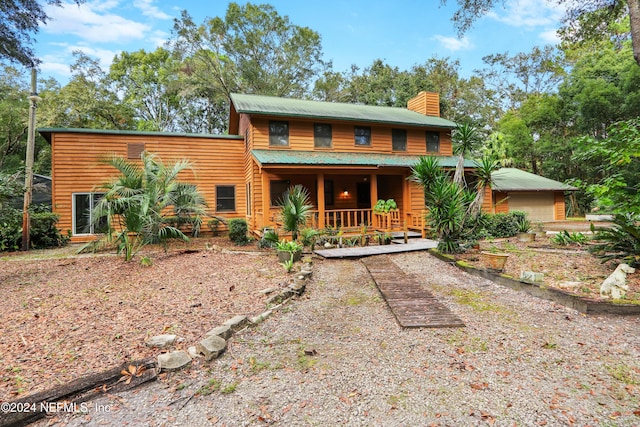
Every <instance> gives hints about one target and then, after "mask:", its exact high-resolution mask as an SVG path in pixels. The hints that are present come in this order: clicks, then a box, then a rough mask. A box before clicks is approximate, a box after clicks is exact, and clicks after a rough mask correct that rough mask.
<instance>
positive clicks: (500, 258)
mask: <svg viewBox="0 0 640 427" xmlns="http://www.w3.org/2000/svg"><path fill="white" fill-rule="evenodd" d="M480 254H481V255H482V259H483V260H484V263H485V264H486V265H487V266H488V267H487V268H488V269H489V270H495V271H502V270H504V266H505V264H506V263H507V259H508V258H509V254H508V253H504V252H498V249H497V248H496V247H493V248H490V249H489V250H487V251H482V252H480Z"/></svg>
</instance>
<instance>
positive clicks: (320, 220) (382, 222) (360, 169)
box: [247, 149, 474, 237]
mask: <svg viewBox="0 0 640 427" xmlns="http://www.w3.org/2000/svg"><path fill="white" fill-rule="evenodd" d="M419 158H420V156H415V155H401V154H391V153H387V154H383V153H356V152H334V151H297V150H296V151H293V150H291V151H289V150H273V149H270V150H258V149H255V150H251V159H252V169H251V170H250V171H247V172H249V173H250V175H251V178H250V182H251V184H250V185H249V187H250V188H248V189H247V194H248V197H249V201H250V206H253V207H254V209H253V210H251V209H249V210H248V219H249V221H250V224H251V227H252V229H253V230H255V231H257V232H260V231H261V230H263V229H264V228H265V227H271V228H277V227H278V226H279V222H280V218H279V217H280V208H279V201H280V200H281V198H282V194H283V193H284V192H285V191H286V190H287V189H288V188H289V187H291V186H293V185H298V184H300V185H302V186H303V187H305V188H306V189H307V190H309V195H310V199H311V203H312V204H313V212H312V215H311V218H310V219H309V223H308V224H307V225H308V226H309V227H313V228H316V229H320V230H322V229H333V230H342V231H343V232H357V231H359V230H361V228H362V227H363V226H366V227H367V229H368V231H402V230H406V231H417V232H419V233H420V234H421V235H422V236H423V237H424V236H425V235H426V228H427V227H426V222H425V220H424V217H425V209H424V191H423V189H422V188H421V187H420V186H419V185H418V184H416V183H414V182H411V181H409V180H408V177H409V176H410V174H411V168H412V166H414V165H415V164H416V163H417V162H418V160H419ZM438 160H439V163H440V165H441V166H442V167H444V168H451V169H452V168H455V165H456V162H457V157H452V156H439V157H438ZM473 167H474V164H473V163H472V162H469V161H465V168H473ZM389 199H393V200H394V201H395V202H396V205H397V209H396V210H394V211H392V212H389V213H387V214H384V213H377V212H375V211H374V206H375V205H376V202H377V201H378V200H389Z"/></svg>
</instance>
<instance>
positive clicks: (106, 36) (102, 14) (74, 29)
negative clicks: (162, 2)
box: [43, 0, 151, 43]
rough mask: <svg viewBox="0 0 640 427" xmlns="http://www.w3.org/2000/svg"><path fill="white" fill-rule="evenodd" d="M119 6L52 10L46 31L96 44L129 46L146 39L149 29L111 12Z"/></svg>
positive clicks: (89, 5)
mask: <svg viewBox="0 0 640 427" xmlns="http://www.w3.org/2000/svg"><path fill="white" fill-rule="evenodd" d="M116 6H118V2H117V1H114V0H112V1H107V2H95V3H85V4H82V5H80V6H78V5H76V4H75V3H73V4H70V3H65V4H64V6H63V7H49V8H47V14H48V15H49V16H50V17H51V20H50V21H49V22H48V23H47V25H46V26H44V27H43V30H44V31H47V32H50V33H54V34H73V35H75V36H77V37H79V38H80V39H82V40H86V41H89V42H94V43H127V42H130V41H131V40H137V39H143V38H144V37H145V36H146V34H147V32H148V31H149V30H150V29H151V28H150V27H149V26H148V25H145V24H143V23H140V22H136V21H132V20H130V19H127V18H124V17H122V16H120V15H116V14H113V13H110V12H109V11H110V10H111V9H113V8H115V7H116Z"/></svg>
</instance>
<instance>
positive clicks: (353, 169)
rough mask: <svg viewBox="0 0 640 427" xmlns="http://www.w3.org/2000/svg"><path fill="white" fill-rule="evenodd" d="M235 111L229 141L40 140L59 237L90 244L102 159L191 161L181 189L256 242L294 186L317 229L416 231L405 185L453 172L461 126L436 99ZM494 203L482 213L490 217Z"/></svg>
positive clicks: (133, 135)
mask: <svg viewBox="0 0 640 427" xmlns="http://www.w3.org/2000/svg"><path fill="white" fill-rule="evenodd" d="M230 110H231V111H230V118H229V134H228V135H205V134H179V133H161V132H136V131H112V130H91V129H41V130H40V133H41V134H42V135H43V136H44V137H45V138H46V139H47V140H48V141H49V142H50V143H51V151H52V178H53V183H52V205H53V210H54V212H56V213H58V214H59V215H60V222H59V224H58V225H59V227H60V229H61V230H63V231H65V230H71V233H72V236H73V237H72V240H73V241H83V240H88V239H90V238H91V237H92V235H93V230H92V228H91V221H92V218H91V213H90V208H91V206H93V204H94V203H95V201H96V200H97V198H98V197H100V194H99V193H96V188H97V186H98V185H99V184H101V183H103V182H105V181H107V180H109V178H110V177H112V176H114V174H115V173H116V171H115V170H114V169H113V168H111V167H109V166H106V165H104V164H100V163H99V161H98V160H99V159H100V158H101V157H104V156H107V155H111V154H116V155H120V156H124V157H127V158H129V159H134V160H135V159H138V158H139V157H140V154H141V153H142V151H147V152H151V153H154V154H156V155H157V156H159V157H160V158H161V159H162V160H163V161H165V162H167V161H171V160H177V159H182V158H187V159H189V160H191V162H192V163H193V165H194V168H193V170H192V171H191V172H189V173H187V174H185V173H183V175H182V176H181V179H182V180H184V181H188V182H192V183H194V184H197V185H198V188H199V190H200V191H201V193H202V194H203V195H204V197H205V200H206V202H207V204H208V207H209V208H208V211H209V213H210V214H211V215H216V216H222V217H226V218H245V219H246V220H247V222H248V224H249V227H250V229H251V230H253V231H260V230H262V229H263V228H264V227H274V226H277V225H278V224H277V223H278V220H279V218H278V212H279V208H278V201H279V199H280V197H281V196H282V194H283V192H284V191H285V190H286V189H287V188H288V187H289V186H292V185H296V184H301V185H303V186H304V187H306V188H307V189H308V190H309V193H310V195H311V200H312V202H313V205H314V211H313V215H312V219H311V224H310V225H312V226H314V227H317V228H324V227H334V228H338V227H347V228H356V227H359V226H360V225H361V224H367V225H368V226H372V227H374V228H375V227H379V226H384V227H385V228H387V227H389V226H390V225H389V224H379V223H377V222H376V218H375V216H374V215H373V213H372V208H373V206H374V205H375V203H376V201H377V200H379V199H384V200H386V199H394V200H395V201H396V203H397V206H398V209H399V212H398V213H399V216H398V218H397V220H398V221H397V224H396V226H400V227H404V226H406V227H408V228H414V229H415V228H417V229H420V228H422V227H423V225H422V223H423V221H422V220H423V216H424V194H423V189H422V188H420V187H419V186H418V185H417V184H415V183H413V182H411V181H409V180H408V179H407V178H408V177H409V175H410V173H411V167H412V166H413V165H414V164H415V163H416V161H417V160H418V159H419V157H420V156H424V155H433V156H438V158H439V159H440V163H441V165H442V166H443V167H446V168H454V167H455V164H456V161H457V158H456V157H454V156H453V155H452V145H451V131H452V129H454V128H455V123H453V122H451V121H449V120H446V119H443V118H441V117H440V114H439V97H438V94H436V93H430V92H421V93H420V94H418V95H417V96H416V97H415V98H413V99H411V100H410V101H409V103H408V108H406V109H405V108H392V107H378V106H366V105H353V104H344V103H330V102H318V101H308V100H296V99H286V98H277V97H270V96H259V95H243V94H234V95H232V96H231V108H230ZM465 168H469V169H470V168H473V163H472V162H469V161H467V162H466V163H465ZM487 194H488V195H487V197H485V200H486V202H485V206H484V207H483V209H484V210H485V211H487V212H491V211H493V210H494V207H493V206H492V197H491V193H490V190H488V192H487ZM562 203H563V206H562V207H564V200H562ZM503 205H504V204H503Z"/></svg>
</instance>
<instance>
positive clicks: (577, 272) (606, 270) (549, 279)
mask: <svg viewBox="0 0 640 427" xmlns="http://www.w3.org/2000/svg"><path fill="white" fill-rule="evenodd" d="M483 251H489V252H496V251H497V252H504V253H508V254H509V258H508V260H507V263H506V264H505V268H504V270H503V271H502V273H503V274H505V275H508V276H511V277H513V278H515V279H518V278H520V275H521V273H522V272H523V271H533V272H539V273H543V274H544V279H543V282H542V283H543V285H544V286H547V287H551V288H557V289H561V290H562V291H564V292H567V293H570V294H573V295H576V296H578V297H582V298H589V299H595V300H603V299H602V298H601V297H600V284H601V283H602V282H603V281H604V279H606V278H607V277H608V276H609V275H610V274H611V273H612V272H613V271H614V270H615V268H616V266H617V265H618V263H617V262H615V261H610V262H606V263H602V261H601V260H600V259H599V258H597V257H595V256H594V255H592V254H591V253H589V251H588V248H587V246H586V245H582V246H578V245H570V246H558V245H554V244H553V243H552V242H551V240H550V238H549V237H543V238H540V237H536V241H535V242H527V243H525V242H521V241H519V240H518V239H517V238H509V239H496V240H489V241H483V242H481V243H480V249H476V250H471V251H468V252H466V253H463V254H458V255H456V259H458V260H462V261H464V262H465V263H467V264H469V265H471V266H473V267H476V268H480V269H484V268H487V264H486V262H485V261H484V259H483V256H482V254H481V252H483ZM627 284H628V285H629V291H628V292H627V295H626V298H625V302H626V303H637V304H640V271H637V272H636V273H633V274H629V275H627Z"/></svg>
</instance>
